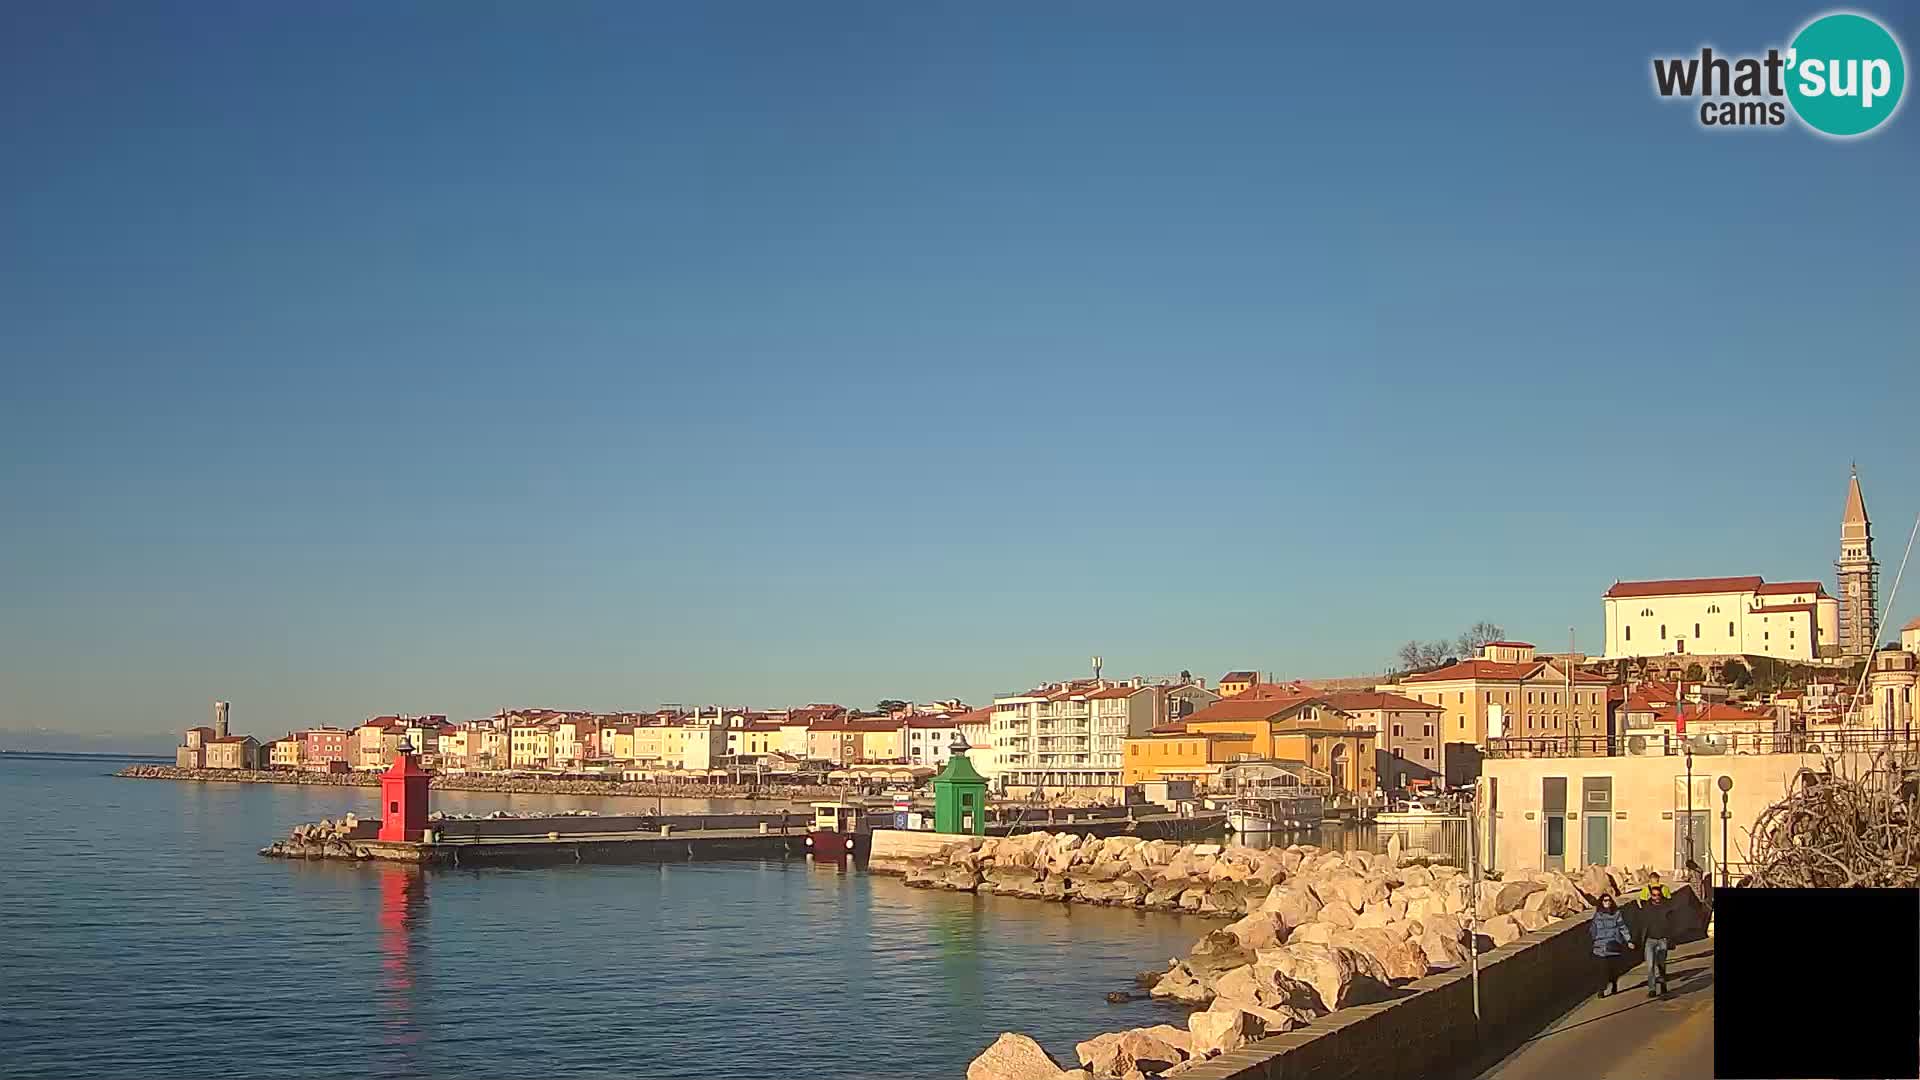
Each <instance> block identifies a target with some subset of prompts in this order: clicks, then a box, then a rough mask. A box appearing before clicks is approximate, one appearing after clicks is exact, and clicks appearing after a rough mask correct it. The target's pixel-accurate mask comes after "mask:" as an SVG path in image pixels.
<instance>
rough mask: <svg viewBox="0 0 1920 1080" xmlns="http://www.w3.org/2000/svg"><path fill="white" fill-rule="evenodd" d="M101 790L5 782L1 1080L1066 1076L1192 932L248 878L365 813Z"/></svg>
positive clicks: (1129, 1012) (435, 878)
mask: <svg viewBox="0 0 1920 1080" xmlns="http://www.w3.org/2000/svg"><path fill="white" fill-rule="evenodd" d="M116 767H117V765H116V764H115V763H112V762H103V761H72V760H46V759H31V758H20V757H12V756H9V757H5V758H0V858H3V859H4V863H3V864H0V1076H6V1077H50V1076H95V1075H111V1076H135V1077H139V1076H195V1077H201V1076H208V1077H213V1076H249V1077H254V1076H258V1077H339V1076H355V1077H362V1076H452V1075H459V1076H501V1077H505V1076H516V1077H517V1076H616V1075H617V1076H636V1075H638V1076H648V1077H708V1078H721V1077H754V1078H760V1077H768V1076H774V1075H780V1076H791V1077H808V1078H819V1080H835V1078H847V1080H851V1078H854V1077H885V1078H888V1080H900V1078H911V1077H959V1076H961V1075H963V1073H964V1072H965V1069H966V1064H967V1062H968V1061H970V1060H971V1059H972V1058H973V1056H974V1055H975V1054H977V1053H979V1052H980V1050H982V1049H983V1048H985V1047H986V1045H987V1044H988V1043H990V1042H992V1041H993V1039H994V1037H995V1036H996V1035H998V1034H999V1033H1000V1032H1002V1031H1024V1032H1027V1033H1029V1034H1031V1035H1033V1036H1035V1037H1036V1038H1038V1039H1039V1040H1040V1041H1041V1042H1042V1043H1044V1044H1046V1045H1047V1047H1048V1048H1049V1049H1050V1050H1052V1051H1053V1052H1054V1054H1055V1056H1056V1057H1059V1058H1061V1059H1063V1060H1070V1059H1071V1058H1072V1055H1073V1044H1074V1043H1075V1042H1076V1041H1078V1040H1081V1039H1085V1038H1088V1037H1090V1036H1091V1035H1093V1034H1096V1033H1098V1032H1101V1031H1111V1030H1117V1029H1119V1028H1122V1027H1128V1026H1134V1025H1140V1024H1151V1023H1158V1022H1160V1021H1162V1020H1170V1019H1171V1020H1177V1019H1178V1016H1179V1014H1178V1013H1175V1012H1173V1011H1171V1010H1169V1009H1167V1008H1166V1007H1164V1006H1160V1005H1156V1004H1152V1003H1147V1002H1140V1003H1134V1004H1129V1005H1122V1006H1113V1005H1108V1004H1107V1003H1106V1002H1105V1001H1104V1000H1103V995H1104V994H1105V993H1106V992H1107V991H1109V990H1113V989H1118V988H1121V987H1124V986H1127V985H1128V984H1129V982H1130V979H1131V976H1132V974H1133V973H1134V972H1135V971H1137V970H1139V969H1141V968H1147V967H1156V966H1162V967H1163V966H1165V964H1166V960H1167V958H1168V957H1169V956H1174V955H1177V954H1184V953H1185V951H1186V950H1187V949H1188V948H1189V947H1190V946H1191V944H1192V943H1193V941H1194V939H1195V938H1197V937H1198V936H1199V935H1200V934H1201V933H1202V932H1204V931H1205V930H1206V929H1208V928H1209V926H1210V925H1212V924H1210V923H1207V922H1202V921H1199V920H1195V919H1183V918H1181V917H1179V916H1174V915H1162V914H1147V913H1137V912H1126V911H1115V910H1109V909H1103V908H1082V907H1068V906H1066V905H1060V904H1044V903H1038V902H1034V901H1025V900H1015V899H1005V898H996V897H974V896H969V895H963V894H954V893H944V892H931V891H921V890H915V889H908V888H906V887H904V886H902V885H901V884H900V883H899V882H898V881H897V880H895V879H891V878H884V877H869V876H867V875H866V874H864V873H861V872H859V871H847V870H844V869H839V868H833V867H828V866H812V865H809V864H808V863H806V862H804V861H790V862H771V861H769V862H751V863H746V862H734V863H725V862H716V863H681V864H673V865H668V866H660V865H651V866H633V867H566V868H558V869H541V870H484V871H462V870H450V871H433V872H426V873H423V872H420V871H412V870H406V869H401V868H396V867H384V866H380V867H376V866H366V867H362V866H343V865H331V864H325V865H323V864H307V863H295V862H285V861H280V860H272V859H263V858H261V857H259V856H258V855H257V854H255V852H256V851H257V850H258V849H259V848H260V847H261V846H262V845H263V844H265V843H267V842H268V841H269V840H272V839H274V838H275V837H278V836H281V835H284V834H285V833H286V831H287V830H288V829H289V828H291V827H292V826H293V825H295V824H297V823H299V822H303V821H312V820H316V819H318V818H321V817H327V816H335V817H337V816H339V815H341V814H344V813H346V812H347V811H349V810H351V811H356V812H358V813H361V814H369V815H370V814H373V813H374V812H375V810H376V802H377V799H376V792H375V791H374V790H372V789H366V788H319V787H282V786H275V785H262V784H182V783H171V782H165V781H152V780H121V779H115V778H113V777H110V776H108V775H106V774H107V773H108V772H110V771H112V769H114V768H116ZM647 802H650V800H648V801H647ZM668 802H669V809H671V808H672V805H671V804H672V803H673V800H668ZM436 805H437V806H439V807H441V808H445V809H449V810H471V811H480V812H484V811H487V810H492V809H497V808H502V807H512V808H516V809H528V808H533V807H536V806H551V807H556V808H569V807H576V806H588V807H594V808H597V809H603V810H609V811H611V810H613V809H616V808H621V807H624V808H631V807H633V806H634V805H635V803H634V802H633V801H631V800H607V799H591V798H542V797H537V796H502V795H479V794H459V793H446V794H441V793H436ZM682 805H683V807H684V808H685V809H688V810H692V809H696V807H693V806H686V805H685V804H682Z"/></svg>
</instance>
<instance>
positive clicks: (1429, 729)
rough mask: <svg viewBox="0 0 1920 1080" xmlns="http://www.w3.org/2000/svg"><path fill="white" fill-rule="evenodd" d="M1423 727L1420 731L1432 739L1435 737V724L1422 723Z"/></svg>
mask: <svg viewBox="0 0 1920 1080" xmlns="http://www.w3.org/2000/svg"><path fill="white" fill-rule="evenodd" d="M1421 727H1422V728H1423V730H1422V731H1421V732H1420V733H1421V734H1422V735H1425V736H1426V737H1427V738H1429V739H1431V738H1433V725H1432V724H1423V725H1421Z"/></svg>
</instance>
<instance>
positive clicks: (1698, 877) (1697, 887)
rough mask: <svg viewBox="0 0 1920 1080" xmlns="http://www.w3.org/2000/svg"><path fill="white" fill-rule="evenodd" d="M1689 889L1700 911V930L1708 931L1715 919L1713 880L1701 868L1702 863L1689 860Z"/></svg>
mask: <svg viewBox="0 0 1920 1080" xmlns="http://www.w3.org/2000/svg"><path fill="white" fill-rule="evenodd" d="M1686 882H1687V891H1689V892H1691V893H1693V904H1694V909H1695V910H1697V911H1698V912H1699V913H1700V930H1701V932H1702V933H1704V932H1705V931H1706V928H1707V924H1708V923H1710V922H1712V921H1713V882H1711V881H1709V880H1707V875H1706V873H1705V872H1703V871H1702V870H1701V869H1700V864H1699V863H1697V862H1694V861H1693V860H1692V859H1688V860H1687V871H1686Z"/></svg>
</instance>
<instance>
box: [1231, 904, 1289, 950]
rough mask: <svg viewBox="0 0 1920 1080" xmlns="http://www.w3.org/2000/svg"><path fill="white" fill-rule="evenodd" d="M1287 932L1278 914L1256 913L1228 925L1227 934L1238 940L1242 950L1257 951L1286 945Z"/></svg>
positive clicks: (1285, 925)
mask: <svg viewBox="0 0 1920 1080" xmlns="http://www.w3.org/2000/svg"><path fill="white" fill-rule="evenodd" d="M1287 930H1288V928H1287V924H1286V923H1285V922H1284V921H1283V920H1282V919H1281V918H1280V915H1279V913H1278V912H1273V911H1255V912H1253V913H1251V914H1249V915H1246V916H1243V917H1242V918H1241V919H1239V920H1238V921H1237V922H1233V923H1230V924H1228V926H1227V930H1226V932H1227V933H1229V934H1232V935H1233V936H1234V937H1235V938H1238V939H1239V941H1240V945H1241V947H1242V948H1245V949H1249V950H1255V949H1270V948H1272V947H1274V946H1275V945H1284V944H1286V942H1287Z"/></svg>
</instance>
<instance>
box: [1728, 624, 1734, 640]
mask: <svg viewBox="0 0 1920 1080" xmlns="http://www.w3.org/2000/svg"><path fill="white" fill-rule="evenodd" d="M1727 636H1728V637H1732V636H1733V624H1732V623H1728V624H1727Z"/></svg>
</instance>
